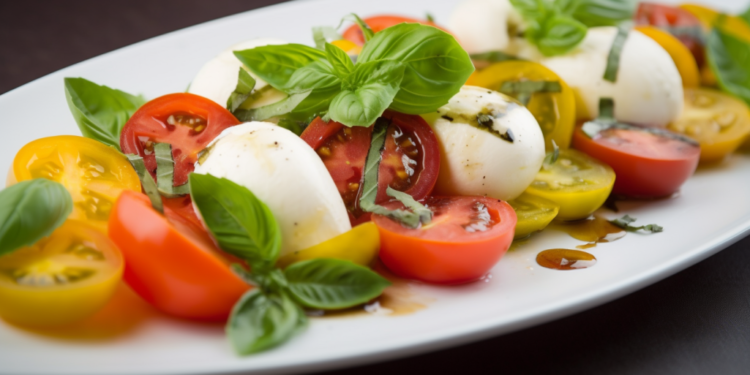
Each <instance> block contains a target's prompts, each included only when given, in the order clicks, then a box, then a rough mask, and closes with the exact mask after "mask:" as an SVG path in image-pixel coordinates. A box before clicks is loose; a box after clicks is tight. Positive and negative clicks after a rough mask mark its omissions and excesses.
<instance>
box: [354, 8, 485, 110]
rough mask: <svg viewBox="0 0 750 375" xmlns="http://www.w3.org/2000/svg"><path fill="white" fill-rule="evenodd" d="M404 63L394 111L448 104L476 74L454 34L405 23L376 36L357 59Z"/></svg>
mask: <svg viewBox="0 0 750 375" xmlns="http://www.w3.org/2000/svg"><path fill="white" fill-rule="evenodd" d="M386 60H391V61H396V62H400V63H402V64H404V67H405V69H404V78H403V80H402V81H401V89H400V90H399V92H398V93H397V94H396V97H395V98H394V100H393V103H391V105H390V108H391V109H393V110H396V111H398V112H403V113H409V114H422V113H428V112H432V111H434V110H435V109H436V108H439V107H440V106H442V105H444V104H446V103H448V100H450V98H451V97H453V95H455V94H456V93H458V91H459V90H460V89H461V86H463V84H464V82H466V79H468V78H469V75H471V73H472V72H473V71H474V65H473V64H472V62H471V59H470V58H469V54H468V53H466V51H464V50H463V48H461V46H460V45H459V44H458V42H457V41H456V39H455V38H453V36H451V35H450V34H448V33H446V32H444V31H442V30H440V29H437V28H435V27H432V26H425V25H420V24H416V23H403V24H399V25H396V26H392V27H389V28H387V29H385V30H382V31H380V32H378V33H376V34H375V35H374V36H373V37H372V39H370V41H369V42H367V43H366V44H365V46H364V48H363V49H362V53H361V54H360V55H359V57H357V64H361V63H367V62H372V61H386Z"/></svg>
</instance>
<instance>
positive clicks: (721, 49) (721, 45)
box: [706, 27, 750, 105]
mask: <svg viewBox="0 0 750 375" xmlns="http://www.w3.org/2000/svg"><path fill="white" fill-rule="evenodd" d="M706 56H707V57H708V64H709V66H710V67H711V70H712V71H713V73H714V75H715V76H716V81H717V82H718V84H719V86H720V87H721V89H722V90H724V91H726V92H728V93H731V94H733V95H735V96H737V97H738V98H740V99H742V100H744V101H745V103H748V105H750V44H749V43H747V42H746V41H744V40H741V39H739V38H737V37H735V36H734V35H731V34H728V33H725V32H723V31H722V30H720V29H719V28H718V27H715V28H714V29H713V30H712V31H711V33H710V34H709V35H708V40H707V44H706Z"/></svg>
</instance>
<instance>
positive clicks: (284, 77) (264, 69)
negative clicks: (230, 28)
mask: <svg viewBox="0 0 750 375" xmlns="http://www.w3.org/2000/svg"><path fill="white" fill-rule="evenodd" d="M234 55H235V56H237V58H238V59H239V60H240V61H241V62H242V63H243V64H245V66H246V67H247V68H248V69H250V71H251V72H253V73H255V75H256V76H258V77H259V78H260V79H262V80H264V81H266V82H268V84H270V85H271V86H273V87H274V88H276V89H278V90H281V91H284V92H287V90H286V89H287V82H288V81H289V79H290V78H291V77H292V75H293V74H294V72H296V71H297V70H298V69H300V68H302V67H305V66H307V65H309V64H310V63H312V62H315V61H318V60H321V59H325V57H326V54H325V52H323V51H321V50H318V49H315V48H312V47H308V46H305V45H302V44H281V45H270V46H262V47H255V48H251V49H246V50H243V51H235V52H234ZM309 88H312V87H308V89H309ZM287 93H288V92H287Z"/></svg>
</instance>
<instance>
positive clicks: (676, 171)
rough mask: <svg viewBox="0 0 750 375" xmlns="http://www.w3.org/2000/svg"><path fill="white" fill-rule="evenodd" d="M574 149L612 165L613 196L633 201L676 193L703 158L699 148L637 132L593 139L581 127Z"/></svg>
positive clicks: (622, 131)
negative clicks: (624, 197) (614, 176)
mask: <svg viewBox="0 0 750 375" xmlns="http://www.w3.org/2000/svg"><path fill="white" fill-rule="evenodd" d="M665 132H667V131H665ZM573 147H574V148H576V149H578V150H581V151H583V152H585V153H586V154H588V155H589V156H592V157H594V158H596V159H599V160H601V161H602V162H604V163H606V164H609V166H610V167H612V169H613V170H614V171H615V175H616V176H617V178H616V179H615V185H614V188H613V189H612V192H613V193H614V194H621V195H627V196H632V197H644V198H655V197H663V196H668V195H671V194H673V193H675V192H676V191H677V190H679V189H680V186H681V185H682V184H683V183H684V182H685V181H686V180H687V179H688V178H689V177H690V176H692V174H693V172H695V168H696V167H697V166H698V160H699V158H700V147H699V146H696V145H693V144H690V143H688V142H685V141H682V140H679V139H676V138H671V137H667V136H664V135H657V134H654V133H650V132H646V131H645V130H638V129H637V128H633V129H616V128H611V129H607V130H604V131H602V132H600V133H599V134H597V135H596V136H595V137H594V138H593V139H592V138H589V137H588V136H587V135H586V134H584V133H583V131H582V130H581V127H580V126H579V127H578V128H576V131H575V132H574V133H573Z"/></svg>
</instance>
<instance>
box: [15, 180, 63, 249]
mask: <svg viewBox="0 0 750 375" xmlns="http://www.w3.org/2000/svg"><path fill="white" fill-rule="evenodd" d="M72 211H73V199H72V198H71V197H70V193H68V190H66V189H65V187H64V186H62V185H61V184H60V183H57V182H54V181H50V180H47V179H43V178H37V179H33V180H28V181H23V182H19V183H17V184H15V185H12V186H10V187H7V188H5V190H3V191H0V256H3V255H5V254H8V253H10V252H13V251H15V250H17V249H19V248H21V247H23V246H30V245H33V244H34V243H35V242H37V241H39V240H40V239H42V238H44V237H47V236H49V235H50V234H51V233H52V232H53V231H54V230H55V229H56V228H57V227H59V226H60V225H62V223H63V222H65V219H67V218H68V215H70V213H71V212H72Z"/></svg>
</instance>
